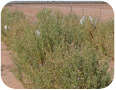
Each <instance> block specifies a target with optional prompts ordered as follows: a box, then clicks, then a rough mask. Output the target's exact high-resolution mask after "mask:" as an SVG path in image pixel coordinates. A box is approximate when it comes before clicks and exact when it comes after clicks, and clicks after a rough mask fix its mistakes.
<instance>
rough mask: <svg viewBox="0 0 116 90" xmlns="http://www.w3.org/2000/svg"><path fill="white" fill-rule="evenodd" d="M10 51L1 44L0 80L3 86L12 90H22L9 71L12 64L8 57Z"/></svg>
mask: <svg viewBox="0 0 116 90" xmlns="http://www.w3.org/2000/svg"><path fill="white" fill-rule="evenodd" d="M10 53H11V52H10V51H9V50H8V49H7V47H6V45H5V44H4V43H1V78H2V81H3V82H4V84H5V85H6V86H8V87H10V88H14V89H24V87H23V85H22V84H21V83H20V82H19V81H18V79H17V78H16V77H15V76H14V75H13V73H12V72H11V69H12V67H13V62H12V60H11V57H10Z"/></svg>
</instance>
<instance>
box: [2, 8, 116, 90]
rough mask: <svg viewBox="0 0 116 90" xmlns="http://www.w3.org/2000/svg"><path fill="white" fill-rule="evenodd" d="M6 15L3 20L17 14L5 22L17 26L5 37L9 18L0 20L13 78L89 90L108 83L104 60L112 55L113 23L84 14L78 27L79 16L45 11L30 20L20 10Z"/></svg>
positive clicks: (38, 84) (31, 83)
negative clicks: (15, 76)
mask: <svg viewBox="0 0 116 90" xmlns="http://www.w3.org/2000/svg"><path fill="white" fill-rule="evenodd" d="M16 12H17V11H16ZM2 13H3V15H4V14H5V11H4V12H2ZM10 13H11V16H10V17H9V16H6V21H8V22H10V21H9V19H8V18H12V17H14V16H15V15H16V16H20V18H19V21H17V20H14V21H12V23H10V24H9V25H10V26H13V25H14V27H15V28H11V30H10V31H9V32H5V33H6V34H7V36H5V35H4V33H3V32H4V25H6V24H8V22H6V23H5V21H4V19H2V36H3V38H6V40H7V41H8V40H10V41H9V42H10V44H9V45H10V47H11V49H12V50H13V51H14V57H13V60H14V63H15V66H16V72H17V76H18V78H19V80H20V81H21V82H22V83H23V84H24V86H25V87H26V88H58V89H59V88H63V89H64V88H68V89H70V88H76V89H77V88H81V89H82V88H83V89H84V88H89V89H91V88H104V87H106V86H108V85H109V84H110V83H111V75H110V72H108V67H109V65H108V63H109V62H110V61H111V60H112V59H113V58H114V55H113V50H114V34H113V30H114V24H113V23H114V22H113V21H107V22H102V21H99V20H98V21H97V24H96V25H95V21H96V19H94V20H93V21H92V22H91V21H90V20H89V19H88V17H86V18H85V22H84V23H83V24H82V25H81V24H80V18H79V17H77V15H67V16H64V15H62V14H61V13H59V12H56V13H53V12H52V11H50V10H47V9H45V10H42V11H41V12H39V13H38V14H37V19H38V22H34V23H33V24H32V22H31V21H28V20H27V19H26V18H24V17H23V15H22V14H21V15H20V13H18V15H17V14H15V15H14V14H13V13H14V12H10ZM27 21H28V22H27ZM14 23H15V24H14ZM16 24H18V25H16ZM37 31H38V32H40V33H39V34H37ZM10 36H13V37H12V38H9V37H10Z"/></svg>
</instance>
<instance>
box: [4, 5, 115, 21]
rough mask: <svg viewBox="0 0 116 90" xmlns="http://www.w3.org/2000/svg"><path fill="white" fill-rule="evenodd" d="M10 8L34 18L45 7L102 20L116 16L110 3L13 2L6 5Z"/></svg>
mask: <svg viewBox="0 0 116 90" xmlns="http://www.w3.org/2000/svg"><path fill="white" fill-rule="evenodd" d="M6 7H7V8H9V9H10V10H16V9H17V10H20V11H23V12H24V14H25V15H26V16H27V17H29V18H30V17H31V18H34V17H35V16H36V14H37V12H38V11H41V10H42V9H44V8H49V9H52V10H53V11H57V10H59V11H60V12H61V13H63V14H65V15H67V14H69V13H75V14H77V15H79V16H83V15H84V16H90V15H91V16H93V17H96V18H99V19H102V20H109V19H111V18H112V19H113V18H114V13H113V9H112V8H111V7H110V5H108V4H13V5H11V6H6Z"/></svg>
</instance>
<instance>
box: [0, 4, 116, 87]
mask: <svg viewBox="0 0 116 90" xmlns="http://www.w3.org/2000/svg"><path fill="white" fill-rule="evenodd" d="M5 7H6V8H9V9H10V10H20V11H22V12H24V14H25V15H26V16H27V18H30V19H33V20H34V19H36V18H35V16H36V14H37V12H39V11H41V10H42V9H44V8H48V9H52V10H53V11H54V12H55V11H57V10H60V12H61V13H63V14H64V15H67V14H69V13H71V12H72V13H75V14H77V15H79V16H82V15H84V16H89V15H91V16H93V17H96V18H100V19H102V20H109V19H111V18H112V19H113V18H114V12H113V10H112V8H111V7H110V6H109V5H108V4H105V5H104V4H100V5H98V4H87V5H86V4H73V5H72V11H71V7H70V4H16V5H12V6H5ZM1 60H2V62H1V64H2V65H1V66H2V70H1V76H2V80H3V82H4V83H5V84H6V85H7V86H9V87H11V88H17V89H22V88H24V87H23V86H22V84H21V83H20V82H19V81H18V80H17V79H16V78H15V76H14V75H13V73H12V72H11V69H12V65H13V62H12V60H11V57H10V51H9V50H7V47H6V45H5V44H4V43H1ZM111 68H114V61H112V62H111V64H110V69H111ZM112 78H113V77H112Z"/></svg>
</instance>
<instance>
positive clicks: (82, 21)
mask: <svg viewBox="0 0 116 90" xmlns="http://www.w3.org/2000/svg"><path fill="white" fill-rule="evenodd" d="M84 22H85V16H83V17H82V18H81V20H80V22H79V23H80V24H81V25H82V24H83V23H84Z"/></svg>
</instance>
